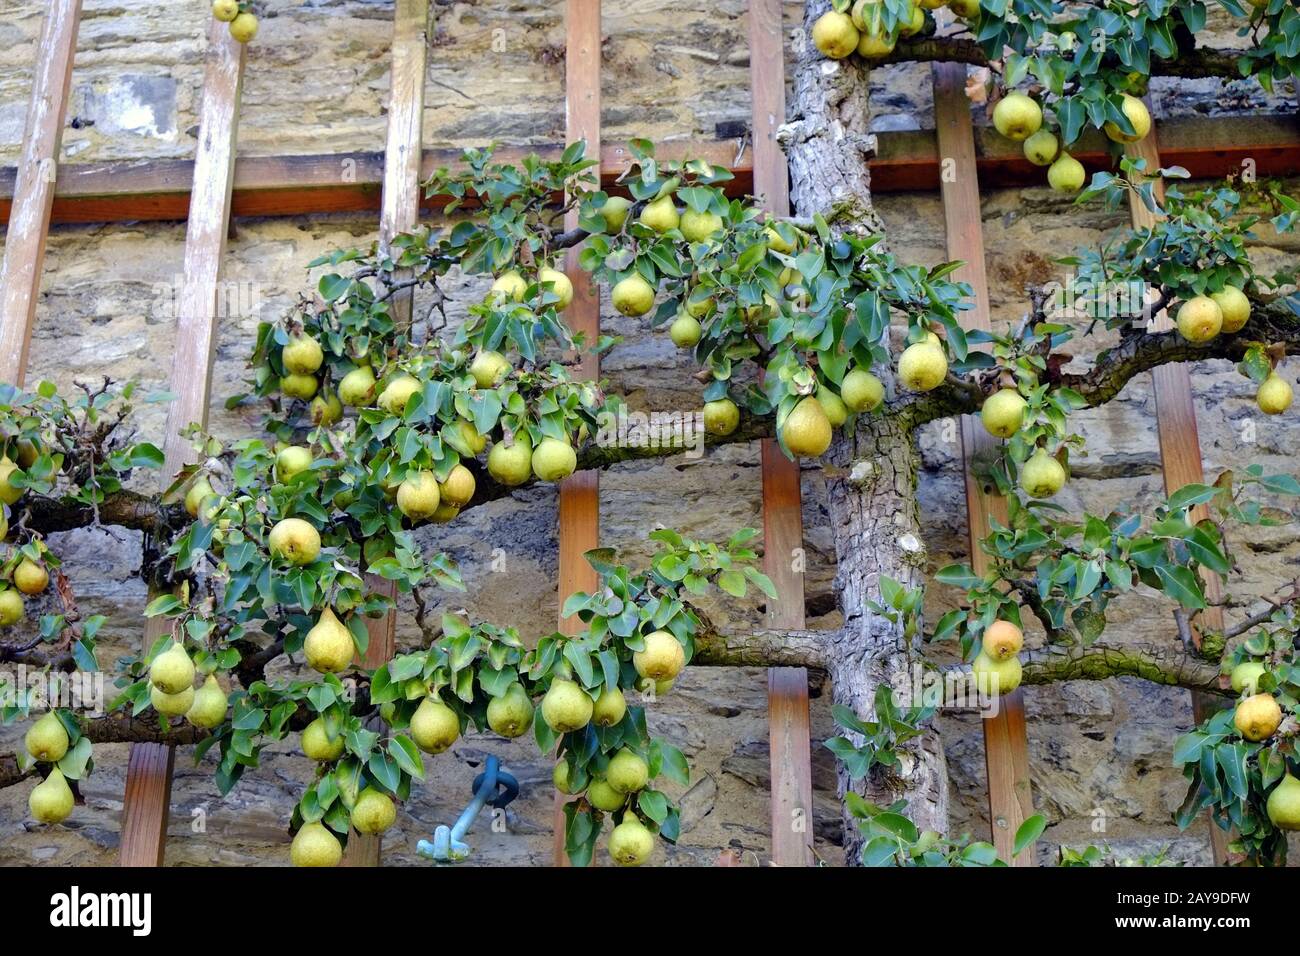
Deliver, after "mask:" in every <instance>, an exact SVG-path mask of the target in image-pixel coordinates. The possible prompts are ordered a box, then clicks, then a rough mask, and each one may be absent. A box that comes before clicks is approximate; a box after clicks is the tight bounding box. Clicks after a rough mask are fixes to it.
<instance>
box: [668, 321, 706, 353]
mask: <svg viewBox="0 0 1300 956" xmlns="http://www.w3.org/2000/svg"><path fill="white" fill-rule="evenodd" d="M701 331H702V330H701V329H700V320H699V319H696V318H694V317H693V316H689V315H679V316H677V318H675V319H674V320H673V324H672V325H670V326H668V337H669V338H670V339H672V340H673V345H675V346H677V347H678V348H679V349H689V348H694V347H695V345H696V344H697V343H698V342H699V341H700V335H701Z"/></svg>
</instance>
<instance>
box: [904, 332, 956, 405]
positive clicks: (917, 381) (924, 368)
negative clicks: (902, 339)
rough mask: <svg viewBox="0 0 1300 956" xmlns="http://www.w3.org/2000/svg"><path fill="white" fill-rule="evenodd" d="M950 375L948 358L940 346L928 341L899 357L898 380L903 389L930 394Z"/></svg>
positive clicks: (936, 341)
mask: <svg viewBox="0 0 1300 956" xmlns="http://www.w3.org/2000/svg"><path fill="white" fill-rule="evenodd" d="M947 374H948V357H947V356H946V355H944V352H943V348H942V346H940V345H939V344H938V337H937V336H936V338H935V341H934V342H930V341H929V340H928V339H927V340H926V341H924V342H916V343H914V344H912V345H909V346H908V347H907V348H905V349H903V354H902V355H900V356H899V357H898V378H899V381H901V382H902V383H903V387H904V388H907V389H910V390H911V391H913V392H928V391H930V389H932V388H937V387H938V386H939V385H941V384H942V383H943V380H944V377H945V376H946V375H947Z"/></svg>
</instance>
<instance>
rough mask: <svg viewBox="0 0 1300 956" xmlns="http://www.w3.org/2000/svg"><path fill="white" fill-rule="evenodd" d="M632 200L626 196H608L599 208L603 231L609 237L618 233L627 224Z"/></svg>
mask: <svg viewBox="0 0 1300 956" xmlns="http://www.w3.org/2000/svg"><path fill="white" fill-rule="evenodd" d="M631 208H632V200H630V199H628V198H627V197H626V196H610V197H609V198H608V199H606V200H605V202H604V203H603V204H602V205H601V207H600V218H601V219H604V220H605V231H606V232H607V233H610V234H611V235H612V234H614V233H616V232H620V231H621V230H622V228H623V223H625V222H627V213H628V210H629V209H631Z"/></svg>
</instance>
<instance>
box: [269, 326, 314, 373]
mask: <svg viewBox="0 0 1300 956" xmlns="http://www.w3.org/2000/svg"><path fill="white" fill-rule="evenodd" d="M280 361H282V362H283V363H284V368H285V371H288V372H292V373H294V374H295V375H311V374H313V373H314V372H315V371H316V370H317V369H318V368H320V366H321V363H322V362H323V361H325V353H324V352H322V351H321V347H320V343H319V342H317V341H316V340H315V339H314V338H312V337H311V336H310V335H306V334H303V335H297V336H294V337H293V338H291V339H290V340H289V344H288V345H286V346H285V347H284V350H283V351H282V352H281V353H280Z"/></svg>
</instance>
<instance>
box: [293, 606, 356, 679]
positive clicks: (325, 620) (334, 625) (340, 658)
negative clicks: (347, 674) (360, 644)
mask: <svg viewBox="0 0 1300 956" xmlns="http://www.w3.org/2000/svg"><path fill="white" fill-rule="evenodd" d="M356 650H357V648H356V642H355V641H353V640H352V632H351V631H349V630H348V628H347V626H346V625H345V624H344V623H343V622H342V621H340V620H339V619H338V618H337V617H336V616H335V614H334V609H333V608H329V607H327V608H325V610H323V611H321V612H320V617H318V618H317V619H316V625H315V627H313V628H312V629H311V630H310V631H308V632H307V637H306V638H305V639H304V640H303V642H302V651H303V654H304V655H305V656H306V658H307V666H308V667H310V668H311V669H312V670H316V671H319V672H320V673H322V674H337V673H339V672H341V671H345V670H347V668H348V665H350V664H351V663H352V658H353V656H354V655H355V654H356Z"/></svg>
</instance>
